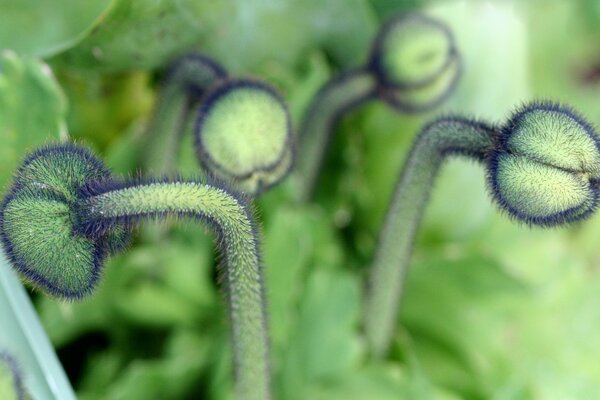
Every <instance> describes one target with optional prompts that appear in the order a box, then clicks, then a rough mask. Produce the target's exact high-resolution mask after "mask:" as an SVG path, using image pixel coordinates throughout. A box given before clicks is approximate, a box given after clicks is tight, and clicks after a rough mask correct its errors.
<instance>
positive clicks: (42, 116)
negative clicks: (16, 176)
mask: <svg viewBox="0 0 600 400" xmlns="http://www.w3.org/2000/svg"><path fill="white" fill-rule="evenodd" d="M65 113H66V101H65V97H64V94H63V93H62V91H61V89H60V87H59V85H58V83H57V82H56V80H55V79H54V76H53V74H52V71H51V70H50V68H49V67H48V66H47V65H46V64H44V63H41V62H39V61H35V60H32V59H27V58H23V59H22V58H19V57H18V56H17V55H16V54H15V53H13V52H11V51H4V52H2V53H0V140H2V146H0V189H4V188H5V187H6V185H7V183H8V182H7V181H8V178H9V177H10V176H11V174H12V171H14V170H15V168H16V167H17V164H18V163H19V162H20V161H21V159H22V158H23V156H24V155H25V153H26V152H27V151H31V150H33V149H35V148H37V147H39V146H40V145H42V144H44V143H47V142H50V141H56V140H58V139H59V138H61V139H64V138H65V137H66V128H65Z"/></svg>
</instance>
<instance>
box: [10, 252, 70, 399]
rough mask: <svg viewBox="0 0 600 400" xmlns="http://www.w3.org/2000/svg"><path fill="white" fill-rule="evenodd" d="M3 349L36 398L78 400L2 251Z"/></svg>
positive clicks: (31, 305)
mask: <svg viewBox="0 0 600 400" xmlns="http://www.w3.org/2000/svg"><path fill="white" fill-rule="evenodd" d="M0 315H1V316H2V317H1V321H2V322H1V326H2V327H1V328H0V349H6V350H7V351H9V352H10V353H11V354H12V355H14V356H15V358H16V359H17V360H18V362H19V363H20V364H21V366H22V368H23V372H24V376H23V379H24V384H25V387H26V389H27V392H29V393H30V394H31V395H32V397H33V398H34V399H65V400H75V394H74V393H73V389H72V388H71V384H70V383H69V380H68V378H67V376H66V374H65V371H64V370H63V368H62V366H61V365H60V362H59V361H58V358H57V357H56V353H55V352H54V348H53V347H52V344H51V343H50V340H49V339H48V336H47V335H46V332H45V331H44V328H43V327H42V324H41V323H40V320H39V318H38V316H37V313H36V311H35V309H34V308H33V304H31V300H30V299H29V296H28V295H27V293H25V290H24V289H23V286H22V285H21V283H20V282H19V280H18V279H17V277H16V276H15V274H14V273H13V272H12V271H11V268H10V266H9V265H8V262H7V261H6V259H5V256H4V253H3V252H0Z"/></svg>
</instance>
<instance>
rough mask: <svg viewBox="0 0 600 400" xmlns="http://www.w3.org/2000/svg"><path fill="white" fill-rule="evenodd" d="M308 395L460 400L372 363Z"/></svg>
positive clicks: (345, 399)
mask: <svg viewBox="0 0 600 400" xmlns="http://www.w3.org/2000/svg"><path fill="white" fill-rule="evenodd" d="M307 398H310V399H315V400H363V399H370V400H413V399H428V400H458V399H459V397H456V396H453V395H452V394H450V393H448V392H446V391H443V390H442V389H440V388H435V387H433V386H432V385H431V384H430V383H429V382H427V381H424V380H422V379H416V378H415V377H414V376H410V375H409V376H407V375H406V374H405V373H404V372H403V371H402V370H400V369H398V368H396V367H393V366H385V367H384V366H375V367H373V366H371V367H367V368H365V369H361V370H359V371H356V372H352V373H349V374H347V375H344V376H343V377H342V378H341V379H337V380H333V381H330V382H327V383H325V384H322V385H320V386H317V387H315V388H314V389H313V390H312V391H311V392H310V395H309V396H307Z"/></svg>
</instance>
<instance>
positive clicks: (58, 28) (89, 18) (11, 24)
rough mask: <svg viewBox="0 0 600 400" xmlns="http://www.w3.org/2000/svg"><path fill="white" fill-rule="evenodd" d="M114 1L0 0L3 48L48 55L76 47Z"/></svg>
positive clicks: (0, 42)
mask: <svg viewBox="0 0 600 400" xmlns="http://www.w3.org/2000/svg"><path fill="white" fill-rule="evenodd" d="M110 3H111V0H86V1H72V0H54V1H36V0H0V50H3V49H11V50H14V51H16V52H17V53H19V54H23V55H34V56H40V57H47V56H51V55H53V54H56V53H59V52H61V51H63V50H65V49H68V48H69V47H71V46H73V45H74V44H75V43H77V42H78V41H79V40H81V39H82V38H83V37H85V35H87V34H88V33H89V32H90V31H91V30H92V28H93V27H94V25H96V23H97V22H98V21H99V20H100V19H101V18H102V16H103V14H104V13H105V12H106V10H107V9H108V7H109V5H110Z"/></svg>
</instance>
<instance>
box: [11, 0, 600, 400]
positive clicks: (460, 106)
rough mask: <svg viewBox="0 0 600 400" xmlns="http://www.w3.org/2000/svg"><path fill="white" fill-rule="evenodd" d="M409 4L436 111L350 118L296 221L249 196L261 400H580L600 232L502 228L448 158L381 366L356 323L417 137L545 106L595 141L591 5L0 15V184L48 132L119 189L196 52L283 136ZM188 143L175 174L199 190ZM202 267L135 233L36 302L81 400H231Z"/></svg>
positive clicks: (599, 313) (501, 0) (144, 4)
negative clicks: (451, 59)
mask: <svg viewBox="0 0 600 400" xmlns="http://www.w3.org/2000/svg"><path fill="white" fill-rule="evenodd" d="M409 10H423V11H425V12H427V13H428V14H430V15H433V16H435V17H438V18H439V19H441V20H442V21H444V22H445V23H447V24H448V25H449V26H450V27H451V28H452V30H453V32H454V34H455V35H456V38H457V42H458V47H459V49H460V51H461V54H462V56H463V58H464V74H463V77H462V79H461V81H460V83H459V85H458V88H457V90H456V92H455V93H454V94H453V95H452V96H451V98H450V100H449V101H447V102H446V103H445V104H444V105H443V107H441V108H439V109H437V110H434V111H433V112H431V113H429V114H427V115H414V116H407V115H398V114H396V113H395V112H393V111H392V110H391V109H389V108H388V107H386V106H385V105H383V104H372V105H369V106H366V107H363V108H362V109H360V110H359V111H357V112H354V113H352V114H351V115H350V116H348V117H347V118H345V119H344V120H343V121H342V123H341V124H340V126H339V127H338V134H337V135H336V139H335V141H334V143H333V147H332V148H331V151H330V152H329V154H328V158H327V163H326V168H325V169H324V170H323V171H322V177H321V180H320V185H319V189H318V193H317V197H316V200H315V202H313V203H311V204H308V205H303V206H301V205H297V204H294V202H293V201H292V200H291V199H292V196H291V195H290V188H289V187H288V186H287V185H286V184H283V185H281V186H280V187H279V188H277V189H276V190H274V191H273V192H271V193H269V194H267V195H266V196H264V197H263V198H261V199H260V200H258V202H257V209H258V215H259V216H260V218H261V220H262V221H263V232H264V234H263V236H264V259H265V265H266V274H267V281H268V287H269V298H270V317H271V329H272V341H273V348H274V351H273V367H274V372H275V388H276V393H277V398H280V399H286V400H296V399H298V400H300V399H323V400H325V399H327V400H336V399H344V400H354V399H356V400H359V399H374V400H379V399H380V400H387V399H390V400H391V399H443V400H445V399H474V400H477V399H519V400H521V399H523V400H525V399H557V400H559V399H560V400H564V399H593V398H597V396H598V393H600V363H599V362H598V359H599V358H600V350H599V349H600V334H599V333H598V332H599V328H600V294H599V293H600V273H599V271H600V269H599V267H600V250H599V246H598V243H599V241H600V216H596V217H594V218H592V219H591V220H589V221H587V222H585V223H583V224H581V225H576V226H573V227H570V228H567V229H555V230H541V229H529V228H527V227H524V226H521V225H519V224H515V223H513V222H511V221H510V220H508V219H507V218H506V216H504V215H500V214H499V213H498V212H497V211H496V210H495V209H494V207H493V205H492V204H490V201H489V199H488V197H487V195H486V193H485V192H486V189H485V185H484V173H483V171H482V169H481V168H480V167H479V166H477V165H472V164H469V163H466V162H464V161H459V160H453V161H450V162H449V163H448V164H447V165H446V167H445V168H444V169H443V172H442V173H441V175H440V177H439V179H438V182H437V186H436V188H435V190H434V193H433V195H432V199H431V204H430V205H429V207H428V209H427V213H426V217H425V221H424V224H423V226H422V229H421V233H420V235H419V237H418V241H417V243H416V247H415V253H414V257H413V262H412V267H411V272H410V274H409V277H408V283H407V289H406V294H405V302H404V304H403V309H402V310H401V314H400V319H399V323H398V330H397V335H396V336H395V340H394V345H393V350H392V352H391V355H390V357H388V359H386V360H385V361H383V362H374V361H372V360H370V359H369V358H368V355H367V352H366V348H365V343H364V340H363V337H362V333H361V330H360V320H359V319H360V313H361V295H362V288H363V284H364V280H365V279H364V278H365V269H366V267H367V266H368V264H369V262H370V259H371V256H372V254H373V249H374V244H375V241H376V238H377V231H378V228H379V226H380V225H381V223H382V218H383V213H384V212H385V209H386V204H387V201H388V199H389V197H390V194H391V191H392V188H393V185H394V183H395V180H396V176H397V174H398V171H399V168H400V166H401V163H402V161H403V159H404V157H405V155H406V153H407V150H408V148H409V146H410V143H411V140H412V138H413V137H414V135H415V134H416V133H417V132H418V129H419V127H420V126H422V124H423V123H424V122H425V121H427V120H428V119H430V118H431V117H433V116H434V115H438V114H440V113H449V112H460V113H464V114H467V115H474V116H476V117H480V118H482V119H487V120H492V121H498V122H500V121H503V120H504V119H505V118H506V117H507V116H508V115H509V113H510V112H511V110H514V109H515V107H517V106H518V105H519V104H521V103H523V102H525V101H528V100H531V99H534V98H550V99H554V100H558V101H560V102H564V103H567V104H570V105H572V106H573V107H574V108H576V109H578V110H580V111H581V112H582V113H583V114H584V115H586V116H587V117H588V118H589V119H590V120H591V121H592V122H594V123H595V124H596V125H599V124H600V1H598V0H528V1H525V0H512V1H511V0H495V1H492V0H490V1H483V0H481V1H477V0H471V1H468V0H460V1H453V0H448V1H442V0H440V1H420V0H329V1H317V0H290V1H286V2H283V1H279V0H253V1H235V0H223V1H219V2H210V1H201V0H153V1H150V0H147V1H141V0H135V1H129V0H112V1H110V0H88V1H85V2H82V1H80V2H75V1H67V0H60V1H54V2H51V3H48V2H35V1H32V0H27V1H24V0H19V1H15V0H0V50H2V55H1V58H0V141H1V142H0V143H1V144H2V146H0V178H1V181H0V184H1V185H2V189H3V190H4V189H5V188H6V186H7V178H8V176H9V174H10V172H9V171H12V170H13V168H14V167H15V165H16V163H17V162H18V160H19V159H20V158H21V157H22V156H23V154H24V153H25V152H26V151H27V150H30V149H32V148H34V147H35V146H37V145H39V144H40V143H42V142H45V141H48V140H57V139H58V138H60V137H65V136H66V135H67V134H68V135H70V136H71V137H72V138H74V139H75V140H77V141H81V142H84V143H86V144H88V145H91V146H93V147H95V148H96V149H97V150H98V151H100V152H101V153H102V154H103V155H104V156H105V158H106V159H107V160H108V163H109V164H110V166H111V167H112V168H113V169H114V170H115V171H117V172H119V173H123V174H129V175H133V174H136V173H137V172H136V171H138V164H137V162H138V155H139V152H140V149H141V145H142V143H143V141H144V137H143V134H144V128H145V124H146V123H147V121H148V117H149V114H150V113H151V112H152V107H153V104H154V102H155V97H156V93H157V87H158V84H159V80H160V76H161V71H163V69H164V67H165V66H166V65H167V64H168V63H169V61H171V60H172V59H173V58H174V57H175V56H177V55H180V54H182V53H185V52H188V51H192V50H199V51H202V52H204V53H206V54H208V55H210V56H212V57H214V58H215V59H217V60H218V61H219V62H221V63H222V64H223V65H225V66H226V67H227V68H228V69H229V70H231V71H232V72H233V73H235V74H238V75H250V76H257V77H260V78H263V79H266V80H269V81H271V82H272V83H274V84H275V85H276V86H277V87H278V88H279V89H280V90H281V91H282V93H283V94H284V96H285V98H286V99H287V100H288V101H289V103H290V107H291V110H292V114H293V117H294V120H295V121H296V122H298V121H299V118H300V116H301V115H302V113H303V111H304V110H305V108H306V105H307V103H308V101H309V100H310V98H311V96H313V95H314V93H315V92H316V91H317V90H318V88H319V86H320V85H322V84H323V83H324V82H325V81H326V80H327V79H328V78H329V77H330V76H333V75H335V74H337V73H338V72H339V71H342V70H344V69H347V68H349V67H351V66H354V65H357V64H358V63H360V62H361V61H362V60H364V59H365V58H366V55H367V52H368V47H369V43H370V41H371V39H372V38H373V35H374V33H375V32H376V30H377V28H378V26H379V25H380V24H381V22H382V21H383V20H385V19H386V18H387V17H389V16H391V15H394V14H396V13H399V12H403V11H409ZM187 139H188V140H187V144H186V146H187V148H186V150H185V151H184V154H182V157H181V161H180V163H181V169H182V170H183V171H186V174H197V173H198V167H197V165H196V161H195V160H194V158H193V152H192V150H191V139H190V138H187ZM301 156H302V155H301V154H300V155H299V157H301ZM215 264H216V261H215V256H214V249H213V244H212V238H211V237H210V236H209V235H207V233H206V232H204V231H203V230H202V229H200V228H198V227H197V226H195V225H192V224H190V225H185V226H184V227H179V228H175V227H173V228H171V229H170V230H169V234H168V236H166V237H164V236H162V235H161V234H160V232H159V233H157V231H156V229H153V228H152V226H148V227H145V228H144V229H141V230H140V235H138V236H137V238H136V240H135V242H134V244H133V245H132V248H131V249H130V251H128V252H127V253H126V254H123V255H120V256H116V257H113V258H112V259H111V260H110V262H109V265H107V267H106V270H105V277H104V280H103V282H102V284H101V285H100V288H99V290H98V291H97V293H96V294H95V295H94V296H92V297H91V298H89V299H87V300H85V301H83V302H81V303H60V302H57V301H55V300H52V299H49V298H45V297H43V296H40V295H37V294H35V293H32V296H33V297H34V299H35V302H36V305H37V307H38V310H39V313H40V316H41V318H42V321H43V323H44V325H45V327H46V329H47V331H48V334H49V335H50V337H51V339H52V341H53V342H54V344H55V346H56V348H57V351H58V354H59V356H60V358H61V361H62V362H63V365H64V367H65V369H66V371H67V372H68V374H69V376H70V378H71V381H72V382H73V384H74V386H75V388H76V390H77V391H78V394H79V396H80V397H81V399H85V400H93V399H197V398H207V399H227V398H230V397H231V361H230V349H229V345H230V344H229V333H228V326H227V314H226V310H225V307H224V303H223V301H222V296H221V295H222V293H221V289H220V286H219V285H218V280H217V273H216V272H215Z"/></svg>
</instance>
